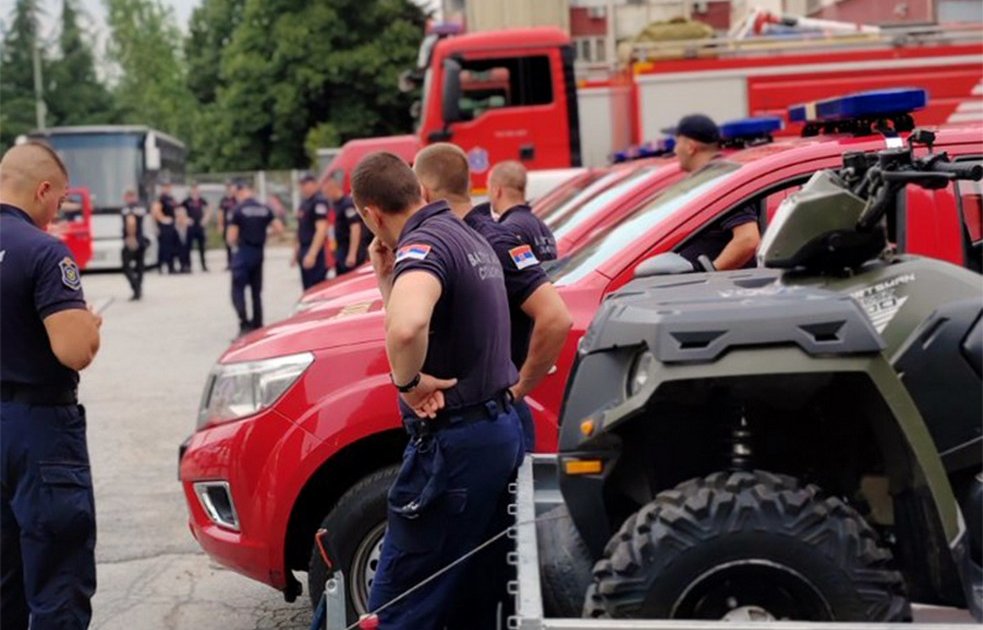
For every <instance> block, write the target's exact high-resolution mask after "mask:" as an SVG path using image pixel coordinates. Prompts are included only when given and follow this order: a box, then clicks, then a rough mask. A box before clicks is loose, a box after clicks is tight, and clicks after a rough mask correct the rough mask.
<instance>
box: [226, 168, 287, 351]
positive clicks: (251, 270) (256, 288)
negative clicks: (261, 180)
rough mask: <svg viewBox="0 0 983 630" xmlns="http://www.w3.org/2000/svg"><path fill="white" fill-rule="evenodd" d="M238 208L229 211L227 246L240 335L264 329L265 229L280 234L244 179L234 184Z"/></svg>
mask: <svg viewBox="0 0 983 630" xmlns="http://www.w3.org/2000/svg"><path fill="white" fill-rule="evenodd" d="M236 194H237V197H238V200H239V205H237V206H236V207H235V210H233V211H232V216H231V218H230V225H229V230H228V244H229V247H231V248H232V305H233V306H234V307H235V310H236V314H237V315H238V316H239V334H240V335H243V334H246V333H247V332H249V331H251V330H255V329H257V328H262V327H263V296H262V293H263V250H264V248H265V247H266V230H267V228H269V227H270V225H272V226H273V231H274V232H275V233H277V234H281V233H282V232H283V223H281V222H280V220H279V219H278V218H276V215H275V214H274V213H273V209H272V208H270V207H269V206H267V205H266V204H263V203H260V202H259V201H257V200H256V198H255V197H254V196H253V190H252V187H250V186H249V184H248V183H246V182H245V181H243V180H240V181H238V182H236ZM246 287H249V291H250V295H251V297H252V304H253V316H252V317H248V316H247V315H246Z"/></svg>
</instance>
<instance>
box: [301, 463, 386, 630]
mask: <svg viewBox="0 0 983 630" xmlns="http://www.w3.org/2000/svg"><path fill="white" fill-rule="evenodd" d="M398 473H399V466H390V467H388V468H383V469H382V470H379V471H377V472H374V473H372V474H371V475H369V476H368V477H364V478H362V479H361V480H360V481H359V482H358V483H356V484H355V485H353V486H352V487H351V488H349V489H348V491H347V492H345V494H343V495H342V496H341V498H340V499H338V502H337V503H336V504H335V506H334V509H332V510H331V512H329V513H328V515H327V516H326V517H324V521H322V522H321V528H322V529H326V530H327V531H328V537H329V538H330V540H331V553H332V554H333V555H334V556H337V557H336V558H332V559H333V560H335V562H336V563H337V564H338V565H339V566H340V567H341V570H342V571H343V572H344V574H345V594H346V596H347V598H348V605H347V607H346V608H347V615H348V623H355V622H356V621H358V617H359V615H361V614H363V613H365V612H367V611H366V606H367V603H368V596H369V592H368V591H369V588H368V587H369V582H368V579H369V578H368V577H367V575H366V573H367V571H371V570H372V568H371V566H370V565H371V563H372V561H373V555H374V557H375V561H378V560H377V559H378V550H379V547H380V546H381V543H382V537H383V536H384V535H385V531H386V497H387V495H388V494H389V488H390V486H392V484H393V482H394V481H395V480H396V475H397V474H398ZM356 557H357V558H358V559H357V560H356ZM353 562H357V563H358V565H359V566H356V567H354V568H353V566H352V565H353ZM369 575H371V574H369ZM327 580H328V568H327V566H326V565H325V564H324V560H322V558H321V553H320V552H319V551H318V548H317V544H314V545H313V547H312V549H311V560H310V563H309V564H308V573H307V587H308V588H307V591H308V593H310V595H311V606H313V607H314V608H317V605H318V602H320V601H321V595H323V594H324V585H325V583H326V582H327Z"/></svg>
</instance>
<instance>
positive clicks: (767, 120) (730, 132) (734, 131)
mask: <svg viewBox="0 0 983 630" xmlns="http://www.w3.org/2000/svg"><path fill="white" fill-rule="evenodd" d="M782 126H783V124H782V119H781V117H779V116H754V117H751V118H738V119H737V120H731V121H728V122H725V123H724V124H722V125H720V137H721V138H722V139H723V140H740V139H748V138H761V137H765V136H768V135H770V134H772V133H774V132H776V131H781V129H782Z"/></svg>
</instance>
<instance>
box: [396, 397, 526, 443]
mask: <svg viewBox="0 0 983 630" xmlns="http://www.w3.org/2000/svg"><path fill="white" fill-rule="evenodd" d="M511 407H512V396H511V395H510V394H509V393H508V392H507V391H506V392H503V393H501V394H499V395H498V396H495V397H494V398H489V399H488V400H486V401H484V402H480V403H477V404H474V405H467V406H465V407H457V408H455V409H444V410H442V411H440V412H439V413H438V414H437V417H436V418H433V419H430V418H403V427H404V428H405V429H406V432H407V433H409V434H410V435H412V436H413V437H417V436H421V435H430V434H433V433H436V432H437V431H442V430H444V429H451V428H454V427H462V426H467V425H469V424H474V423H475V422H481V421H488V420H494V419H495V418H497V417H498V416H499V415H500V414H503V413H506V412H507V411H508V410H509V409H510V408H511Z"/></svg>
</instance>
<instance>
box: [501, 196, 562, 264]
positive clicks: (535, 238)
mask: <svg viewBox="0 0 983 630" xmlns="http://www.w3.org/2000/svg"><path fill="white" fill-rule="evenodd" d="M498 222H499V223H501V224H502V225H505V226H507V227H508V228H509V229H511V230H512V231H513V232H515V233H516V234H517V235H518V236H519V238H520V239H522V242H523V243H527V244H528V245H530V246H532V251H533V253H534V254H536V258H538V259H539V260H540V261H543V262H545V261H547V260H556V239H555V238H553V232H551V231H550V229H549V228H548V227H546V224H545V223H543V221H542V220H541V219H540V218H539V217H537V216H536V215H535V214H533V213H532V208H530V207H529V206H527V205H526V204H524V203H522V204H519V205H517V206H512V207H511V208H509V209H508V210H506V211H505V212H503V213H502V216H501V217H499V219H498Z"/></svg>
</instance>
